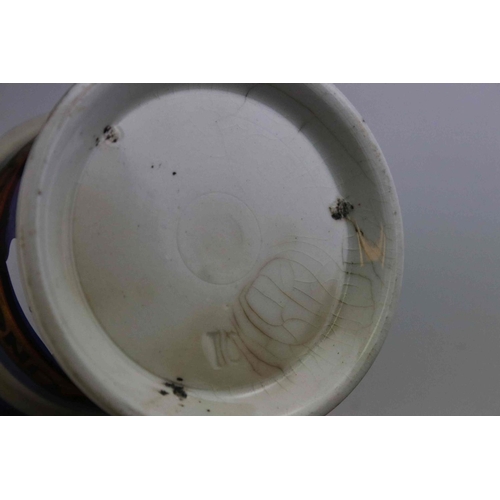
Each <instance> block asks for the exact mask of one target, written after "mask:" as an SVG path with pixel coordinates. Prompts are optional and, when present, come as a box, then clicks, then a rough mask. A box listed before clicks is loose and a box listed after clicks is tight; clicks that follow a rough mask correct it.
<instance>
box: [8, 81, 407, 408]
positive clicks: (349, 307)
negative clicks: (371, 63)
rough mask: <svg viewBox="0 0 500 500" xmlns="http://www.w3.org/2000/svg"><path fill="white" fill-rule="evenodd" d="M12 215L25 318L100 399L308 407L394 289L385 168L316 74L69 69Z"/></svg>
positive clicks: (325, 404) (350, 362) (384, 320)
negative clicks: (167, 78) (71, 82)
mask: <svg viewBox="0 0 500 500" xmlns="http://www.w3.org/2000/svg"><path fill="white" fill-rule="evenodd" d="M17 221H18V231H19V237H20V245H19V260H20V262H21V267H22V270H23V277H24V285H25V289H26V293H27V296H28V301H29V303H30V306H31V308H32V310H33V313H34V316H35V321H36V323H37V326H38V329H39V331H40V334H41V336H42V338H43V340H44V342H46V343H47V345H48V346H49V347H50V349H51V351H52V352H53V353H54V355H55V357H56V358H57V360H58V361H59V363H60V364H61V365H62V367H63V368H64V370H65V371H66V373H67V374H68V375H69V376H70V377H71V378H72V379H73V381H74V382H75V383H76V384H77V385H78V386H79V387H80V388H81V389H82V391H84V392H85V393H86V394H87V395H88V396H89V397H90V398H91V399H92V400H93V401H94V402H95V403H97V404H98V405H99V406H100V407H101V408H103V409H105V410H106V411H107V412H109V413H113V414H164V415H206V414H211V415H214V414H215V415H217V414H220V415H259V414H261V415H262V414H263V415H282V414H325V413H327V412H328V411H330V410H331V409H332V408H333V407H335V406H336V405H337V404H338V403H339V402H340V401H342V399H343V398H345V397H346V395H347V394H348V393H349V392H350V391H351V390H352V389H353V388H354V387H355V386H356V384H357V383H358V382H359V381H360V379H361V378H362V377H363V375H364V374H365V373H366V371H367V369H368V368H369V366H370V365H371V363H372V362H373V359H374V357H375V356H376V354H377V353H378V351H379V349H380V347H381V345H382V342H383V340H384V338H385V335H386V332H387V329H388V327H389V323H390V319H391V317H392V315H393V313H394V310H395V306H396V301H397V297H398V294H399V290H400V286H401V276H402V264H403V234H402V224H401V216H400V210H399V204H398V200H397V196H396V192H395V189H394V185H393V181H392V179H391V176H390V173H389V170H388V168H387V165H386V162H385V160H384V157H383V155H382V152H381V151H380V148H379V147H378V145H377V143H376V141H375V139H374V138H373V136H372V134H371V133H370V131H369V130H368V128H367V126H366V124H365V123H364V121H363V120H362V118H361V117H360V116H359V115H358V113H357V112H356V111H355V110H354V109H353V107H352V106H351V105H350V104H349V102H348V101H347V100H346V99H345V97H344V96H342V94H341V93H340V92H339V91H338V90H337V89H336V88H335V87H334V86H333V85H330V84H269V85H268V84H234V85H230V84H225V85H215V84H207V85H174V84H164V85H107V84H106V85H103V84H99V85H91V84H82V85H76V86H75V87H73V88H72V89H71V90H70V91H69V92H68V94H67V95H66V96H65V97H64V98H63V100H62V101H61V102H60V104H59V105H58V106H57V108H56V109H55V111H54V112H53V113H52V115H51V117H50V119H49V121H48V123H47V124H46V125H45V127H44V129H43V131H42V133H41V135H40V136H39V138H38V139H37V141H36V144H35V146H34V148H33V150H32V152H31V155H30V158H29V160H28V164H27V167H26V171H25V175H24V178H23V182H22V188H21V194H20V202H19V211H18V220H17Z"/></svg>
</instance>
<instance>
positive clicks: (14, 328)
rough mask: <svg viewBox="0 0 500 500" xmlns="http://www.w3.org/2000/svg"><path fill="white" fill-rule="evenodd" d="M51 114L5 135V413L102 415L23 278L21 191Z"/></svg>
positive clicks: (0, 171)
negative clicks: (70, 372)
mask: <svg viewBox="0 0 500 500" xmlns="http://www.w3.org/2000/svg"><path fill="white" fill-rule="evenodd" d="M46 119H47V117H46V116H42V117H39V118H35V119H33V120H30V121H29V122H26V123H24V124H22V125H20V126H19V127H16V128H15V129H13V130H12V131H10V132H8V133H7V134H6V135H4V136H3V137H1V138H0V254H1V255H0V414H4V413H7V414H19V413H20V414H28V415H47V414H48V415H88V414H102V412H101V411H100V410H99V409H98V408H97V407H95V405H93V404H92V403H91V402H90V401H89V400H88V399H87V398H86V397H85V396H84V395H83V394H82V393H81V391H79V389H78V388H77V387H76V386H75V385H74V384H73V383H72V382H71V380H69V379H68V378H67V376H66V375H65V373H64V372H63V371H62V370H61V368H60V367H59V366H58V364H57V362H56V361H55V359H54V357H53V356H52V355H51V353H50V352H49V351H48V350H47V348H46V346H45V345H44V344H43V343H42V342H41V341H40V338H39V337H38V335H37V332H36V331H35V329H34V322H33V319H32V317H31V313H30V310H29V307H28V305H27V303H26V299H25V297H24V292H23V288H22V286H21V283H20V281H19V266H18V262H17V251H16V247H17V239H16V237H15V236H16V228H15V217H16V206H17V194H18V190H19V184H20V179H21V175H22V172H23V168H24V165H25V162H26V158H27V155H28V153H29V150H30V148H31V145H32V143H33V140H34V139H35V137H36V136H37V134H38V133H39V131H40V130H41V128H42V126H43V124H44V123H45V120H46Z"/></svg>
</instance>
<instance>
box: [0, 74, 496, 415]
mask: <svg viewBox="0 0 500 500" xmlns="http://www.w3.org/2000/svg"><path fill="white" fill-rule="evenodd" d="M338 87H339V88H340V89H341V91H342V92H343V93H344V94H345V95H346V96H347V98H348V99H349V100H350V101H351V102H352V103H353V105H354V106H355V107H356V108H357V109H358V111H359V112H360V113H361V114H362V115H363V117H364V118H365V120H366V122H367V123H368V125H369V126H370V128H371V130H372V132H373V133H374V135H375V137H376V138H377V140H378V142H379V144H380V146H381V148H382V150H383V152H384V154H385V156H386V159H387V162H388V164H389V167H390V169H391V172H392V175H393V177H394V181H395V183H396V187H397V191H398V195H399V199H400V203H401V208H402V212H403V222H404V228H405V275H404V280H403V291H402V295H401V300H400V303H399V308H398V312H397V315H396V318H395V320H394V322H393V325H392V328H391V331H390V333H389V335H388V337H387V340H386V343H385V345H384V347H383V349H382V351H381V353H380V355H379V356H378V358H377V360H376V361H375V363H374V365H373V366H372V368H371V369H370V371H369V372H368V374H367V375H366V377H365V378H364V379H363V381H362V382H361V383H360V384H359V386H358V387H357V388H356V389H355V390H354V391H353V392H352V394H351V395H350V396H349V397H348V398H347V399H346V400H345V401H344V402H343V403H342V404H341V405H340V406H339V407H337V409H336V410H335V411H334V412H333V414H335V415H498V414H500V384H499V380H500V362H499V360H498V357H499V351H500V304H499V300H498V299H499V291H498V288H499V284H500V262H499V260H500V258H499V257H500V214H499V212H500V196H499V193H498V192H499V190H500V164H499V158H500V125H499V117H500V85H496V84H492V85H451V84H450V85H448V84H446V85H443V84H441V85H421V84H418V85H407V84H381V85H379V84H377V85H374V84H339V85H338ZM68 88H69V85H67V84H57V85H31V84H30V85H11V84H0V134H3V133H5V132H6V131H7V130H9V129H10V128H12V127H14V126H15V125H18V124H20V123H22V122H23V121H25V120H27V119H29V118H31V117H34V116H36V115H39V114H41V113H44V112H48V111H50V110H51V108H52V107H53V106H54V104H55V103H56V102H57V101H58V99H59V98H60V97H61V96H62V94H63V93H64V92H65V91H66V90H67V89H68Z"/></svg>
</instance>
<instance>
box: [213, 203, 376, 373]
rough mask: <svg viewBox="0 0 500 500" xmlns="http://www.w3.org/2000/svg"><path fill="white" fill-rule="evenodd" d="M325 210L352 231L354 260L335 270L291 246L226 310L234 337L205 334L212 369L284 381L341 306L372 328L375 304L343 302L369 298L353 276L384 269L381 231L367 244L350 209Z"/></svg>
mask: <svg viewBox="0 0 500 500" xmlns="http://www.w3.org/2000/svg"><path fill="white" fill-rule="evenodd" d="M329 208H330V212H331V214H332V218H333V219H334V220H335V221H342V220H345V222H346V223H348V224H350V225H351V226H352V228H353V229H354V232H355V236H356V243H355V248H356V250H357V252H358V255H359V260H358V261H356V262H344V267H345V269H342V268H341V267H340V266H339V265H338V264H337V263H336V262H335V261H334V259H333V258H332V257H330V256H329V255H328V254H327V253H326V252H325V251H323V250H322V249H320V248H319V247H318V246H316V245H314V244H312V243H309V242H302V241H294V242H291V243H290V244H289V245H288V248H287V249H285V250H283V251H281V252H279V253H278V254H277V255H276V256H275V257H274V258H272V259H271V260H269V261H268V262H267V263H266V264H264V265H263V266H262V267H261V269H260V271H259V272H258V273H257V276H256V277H254V278H253V279H252V280H251V281H250V282H249V283H248V284H247V285H246V286H245V287H244V288H243V290H242V291H241V293H240V294H239V296H238V298H237V300H236V302H235V303H234V304H233V307H232V318H231V323H232V326H233V329H232V330H231V331H225V330H219V331H211V332H207V333H206V334H205V336H204V339H203V343H204V348H205V353H206V355H207V357H208V359H209V361H210V363H211V365H212V367H213V368H214V369H221V368H223V367H225V366H227V365H231V364H235V363H240V362H242V361H243V360H245V361H246V362H247V363H248V364H249V366H250V367H251V369H252V370H254V371H255V372H256V373H257V374H258V375H260V376H262V377H271V376H279V375H280V374H281V375H282V374H285V373H286V371H287V370H288V369H289V368H290V367H291V366H292V364H293V363H294V362H296V361H298V360H299V359H300V357H301V356H302V355H303V354H304V352H305V351H311V347H312V346H313V345H314V343H315V341H317V340H318V339H320V338H321V337H322V336H329V335H332V334H333V333H334V331H335V327H336V324H337V322H338V320H339V319H342V311H343V310H344V309H345V307H344V306H350V307H351V308H352V307H354V308H355V309H358V310H359V311H358V314H357V316H358V319H359V323H360V325H361V326H368V325H369V324H371V322H372V319H373V313H374V311H375V308H374V305H375V304H374V303H369V302H368V303H366V304H353V303H349V299H348V298H347V297H348V295H349V289H350V288H353V287H354V288H361V287H363V288H365V289H366V291H367V295H368V296H372V290H371V288H372V287H371V283H370V280H368V279H367V278H366V277H365V276H363V275H361V274H358V273H356V272H355V268H356V267H364V266H365V264H367V263H370V264H372V265H375V264H379V265H380V266H381V267H382V268H383V267H384V262H385V245H386V241H385V232H384V229H383V227H382V226H380V236H379V238H378V241H376V242H374V241H370V240H369V239H368V238H367V237H366V236H365V235H364V232H363V230H362V229H361V228H360V226H359V223H358V222H357V221H356V219H355V217H354V216H353V215H352V212H353V211H354V206H353V205H352V204H351V203H349V202H346V201H345V200H344V199H340V198H339V199H338V200H337V201H336V203H335V204H334V205H332V206H331V207H329ZM350 250H352V249H350ZM367 312H368V314H367Z"/></svg>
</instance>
